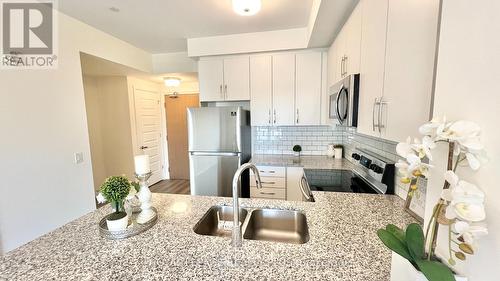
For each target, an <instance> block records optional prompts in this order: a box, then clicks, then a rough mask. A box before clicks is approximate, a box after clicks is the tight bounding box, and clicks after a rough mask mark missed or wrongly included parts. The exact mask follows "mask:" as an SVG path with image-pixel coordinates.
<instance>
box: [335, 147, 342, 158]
mask: <svg viewBox="0 0 500 281" xmlns="http://www.w3.org/2000/svg"><path fill="white" fill-rule="evenodd" d="M335 158H337V159H342V148H335Z"/></svg>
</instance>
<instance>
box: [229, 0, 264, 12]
mask: <svg viewBox="0 0 500 281" xmlns="http://www.w3.org/2000/svg"><path fill="white" fill-rule="evenodd" d="M261 7H262V2H261V0H233V10H234V12H235V13H237V14H238V15H241V16H253V15H255V14H257V13H258V12H259V11H260V8H261Z"/></svg>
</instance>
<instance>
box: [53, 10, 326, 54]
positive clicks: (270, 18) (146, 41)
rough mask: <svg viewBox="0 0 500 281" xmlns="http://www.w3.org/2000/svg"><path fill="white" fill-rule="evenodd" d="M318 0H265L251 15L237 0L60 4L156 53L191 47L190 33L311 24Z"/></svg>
mask: <svg viewBox="0 0 500 281" xmlns="http://www.w3.org/2000/svg"><path fill="white" fill-rule="evenodd" d="M328 1H332V0H328ZM312 2H313V0H262V10H261V11H260V12H259V13H258V14H257V15H255V16H251V17H243V16H239V15H237V14H235V13H234V12H233V10H232V6H231V0H85V1H82V0H62V1H59V10H61V11H62V12H63V13H65V14H67V15H69V16H71V17H74V18H76V19H79V20H81V21H83V22H85V23H87V24H89V25H91V26H93V27H95V28H97V29H100V30H102V31H104V32H106V33H109V34H111V35H113V36H115V37H117V38H120V39H122V40H124V41H127V42H129V43H130V44H132V45H134V46H137V47H139V48H141V49H144V50H146V51H148V52H151V53H153V54H156V53H168V52H178V51H185V50H186V49H187V48H186V39H187V38H197V37H207V36H216V35H227V34H237V33H247V32H259V31H271V30H280V29H289V28H297V27H306V26H307V24H308V20H309V15H310V12H311V6H312ZM111 7H116V8H118V9H119V10H120V11H119V12H113V11H111V10H110V8H111Z"/></svg>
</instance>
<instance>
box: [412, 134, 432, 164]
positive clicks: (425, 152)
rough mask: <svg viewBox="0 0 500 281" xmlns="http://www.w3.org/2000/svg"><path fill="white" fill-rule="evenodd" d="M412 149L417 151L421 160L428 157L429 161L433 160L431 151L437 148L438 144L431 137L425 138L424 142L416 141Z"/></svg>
mask: <svg viewBox="0 0 500 281" xmlns="http://www.w3.org/2000/svg"><path fill="white" fill-rule="evenodd" d="M411 148H412V149H413V150H415V151H416V152H417V154H418V156H419V157H420V158H424V157H427V158H429V160H432V154H431V149H434V148H436V143H435V142H434V140H433V139H432V138H431V137H429V136H424V138H423V139H422V142H420V141H419V140H418V139H415V141H414V144H413V145H411Z"/></svg>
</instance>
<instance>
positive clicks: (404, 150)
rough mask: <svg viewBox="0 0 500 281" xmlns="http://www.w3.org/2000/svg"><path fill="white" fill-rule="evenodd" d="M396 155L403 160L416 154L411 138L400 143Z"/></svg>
mask: <svg viewBox="0 0 500 281" xmlns="http://www.w3.org/2000/svg"><path fill="white" fill-rule="evenodd" d="M396 153H397V154H398V155H399V156H401V157H403V158H406V157H408V155H409V154H413V153H414V151H413V148H412V146H411V138H410V137H408V138H407V139H406V142H400V143H398V144H397V145H396Z"/></svg>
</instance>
